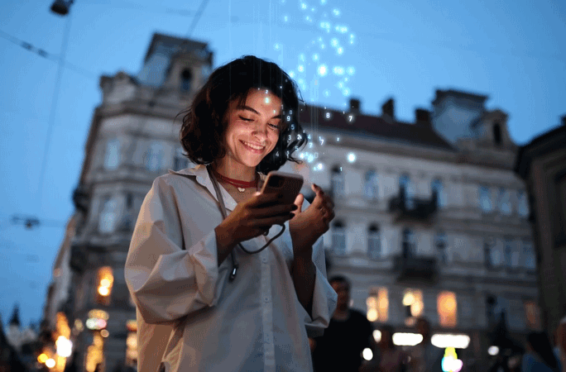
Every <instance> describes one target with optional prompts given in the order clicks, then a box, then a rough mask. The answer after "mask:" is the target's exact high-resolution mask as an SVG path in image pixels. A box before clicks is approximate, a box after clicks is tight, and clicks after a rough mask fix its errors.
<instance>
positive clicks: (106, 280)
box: [66, 34, 539, 372]
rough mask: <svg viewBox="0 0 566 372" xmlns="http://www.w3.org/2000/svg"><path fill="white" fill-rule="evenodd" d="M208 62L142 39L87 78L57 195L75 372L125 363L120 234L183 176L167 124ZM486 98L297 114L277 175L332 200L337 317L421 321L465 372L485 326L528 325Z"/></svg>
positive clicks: (515, 226)
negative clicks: (69, 182) (128, 57)
mask: <svg viewBox="0 0 566 372" xmlns="http://www.w3.org/2000/svg"><path fill="white" fill-rule="evenodd" d="M211 66H212V52H210V50H209V49H208V47H207V45H206V44H204V43H200V42H196V41H192V40H186V39H179V38H174V37H170V36H165V35H160V34H156V35H154V37H153V39H152V41H151V44H150V47H149V49H148V51H147V54H146V57H145V59H144V64H143V68H142V69H141V72H140V73H139V74H138V75H137V76H131V75H128V74H126V73H124V72H119V73H117V74H116V75H115V76H112V77H108V76H103V77H102V78H101V80H100V86H101V89H102V92H103V98H102V103H101V104H100V105H99V106H98V107H97V108H96V110H95V112H94V115H93V119H92V124H91V128H90V132H89V136H88V141H87V143H86V149H85V160H84V164H83V168H82V173H81V176H80V180H79V185H78V187H77V189H76V191H75V193H74V195H73V200H74V202H75V206H76V213H75V215H74V223H75V231H74V236H73V238H72V244H71V248H70V262H69V265H70V267H71V268H72V278H71V286H70V291H69V294H68V297H67V303H68V305H67V306H66V309H67V311H66V313H67V317H68V319H69V323H70V327H71V328H72V338H73V342H74V349H75V353H76V354H75V355H76V357H77V358H78V361H79V363H78V365H79V366H83V367H84V368H85V369H86V370H87V371H89V372H94V370H95V369H96V366H97V365H99V364H100V365H101V366H102V369H101V371H109V370H112V369H114V368H115V367H116V366H120V365H124V364H128V365H133V364H134V363H135V360H136V358H137V351H136V339H135V330H136V324H135V308H134V306H133V303H132V301H131V298H130V296H129V293H128V290H127V287H126V284H125V280H124V264H125V259H126V255H127V251H128V246H129V242H130V237H131V234H132V230H133V226H134V224H135V219H136V217H137V214H138V211H139V208H140V206H141V203H142V201H143V198H144V196H145V194H146V193H147V191H148V190H149V188H150V187H151V184H152V181H153V180H154V179H155V177H157V176H159V175H160V174H163V173H165V172H166V170H167V169H168V168H171V169H181V168H185V167H187V166H188V162H187V160H186V158H185V157H183V155H182V150H181V147H180V144H179V140H178V133H179V129H180V120H179V117H178V116H177V115H178V114H179V112H181V111H182V110H184V109H186V107H187V106H188V104H189V102H190V100H191V98H192V97H193V95H194V93H195V91H196V89H198V88H199V87H200V86H201V85H202V84H203V82H204V81H205V79H206V78H207V77H208V74H209V73H210V72H211ZM486 99H487V97H485V96H478V95H474V94H469V93H463V92H457V91H452V90H448V91H437V94H436V99H435V100H434V102H433V110H432V112H429V111H427V110H422V109H419V110H417V111H416V118H415V123H404V122H401V121H399V120H397V119H396V118H395V113H394V101H393V100H389V101H387V102H386V103H385V104H384V105H383V107H382V109H383V112H382V114H381V115H380V116H370V115H364V114H363V113H362V112H361V110H360V101H358V100H352V101H351V105H350V106H351V107H350V110H349V111H347V112H346V111H337V110H332V109H326V108H322V107H314V106H304V107H303V108H302V112H301V115H300V119H301V122H302V123H303V126H304V127H305V129H306V130H307V132H308V133H309V136H310V143H309V145H308V146H307V147H306V148H304V149H303V150H302V152H301V154H300V157H301V158H303V159H304V160H305V162H304V164H302V165H294V164H288V165H285V166H284V167H283V168H282V169H281V170H283V171H285V170H287V171H293V172H299V173H300V174H302V175H303V176H304V177H305V179H306V186H305V188H304V192H305V193H308V192H309V190H310V188H309V185H310V182H315V183H317V184H319V185H321V186H322V187H323V188H325V189H326V190H329V192H332V194H333V195H334V197H335V201H336V219H335V221H334V223H333V225H332V228H331V230H330V231H329V232H328V233H327V234H326V235H325V237H324V241H325V245H326V247H327V249H328V252H329V261H330V264H331V267H330V275H332V274H336V273H340V274H345V275H347V276H348V277H349V278H350V279H351V281H352V299H353V305H354V306H355V307H358V308H362V309H364V310H365V311H367V316H368V318H369V319H370V320H371V321H372V322H374V325H375V327H376V328H379V326H380V325H381V324H384V323H388V324H391V325H393V326H394V327H395V329H396V330H397V332H410V331H412V329H413V323H414V320H415V317H418V316H426V317H427V318H428V319H429V320H430V321H431V322H432V326H433V330H434V331H435V332H436V333H438V334H457V335H458V337H456V338H451V339H450V338H447V337H444V338H442V337H440V338H437V339H436V341H434V342H436V344H438V345H439V346H443V345H444V346H457V347H460V348H462V350H460V351H459V353H460V354H461V355H462V358H463V359H464V362H465V365H467V366H470V367H473V366H475V370H477V371H482V370H484V369H483V367H484V366H485V364H486V363H487V349H488V347H489V346H491V345H492V342H494V341H493V339H491V338H490V337H491V335H490V333H489V332H488V331H489V329H490V327H491V326H493V325H495V324H496V323H497V321H498V319H499V317H500V314H505V316H506V317H507V319H508V320H509V322H508V323H509V324H508V325H509V330H510V331H511V333H513V334H516V335H522V334H524V333H526V332H527V330H528V329H530V328H537V327H538V326H539V325H538V320H537V307H536V301H537V286H536V274H535V260H534V255H533V250H532V236H531V230H530V224H529V221H528V219H527V217H528V215H529V209H528V205H527V201H526V194H525V190H524V188H525V186H524V184H523V182H522V181H521V180H520V179H519V178H518V177H516V176H515V174H514V173H513V163H514V159H515V155H516V151H517V149H516V146H515V145H514V144H513V142H512V141H511V139H510V137H509V134H508V131H507V116H506V115H505V113H503V112H502V111H499V110H495V111H488V110H486V109H485V107H484V102H485V100H486ZM377 335H378V334H377V333H376V336H377ZM401 336H403V335H401ZM407 337H409V336H406V337H404V338H403V337H401V338H398V342H399V343H406V344H408V343H410V340H412V339H411V337H409V339H407ZM413 339H414V337H413ZM438 340H440V341H438ZM447 340H448V341H447ZM450 340H452V341H450ZM454 340H457V341H454ZM451 342H452V343H451ZM456 344H457V345H456ZM474 360H476V362H474ZM472 370H473V368H472Z"/></svg>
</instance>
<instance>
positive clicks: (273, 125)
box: [269, 124, 279, 130]
mask: <svg viewBox="0 0 566 372" xmlns="http://www.w3.org/2000/svg"><path fill="white" fill-rule="evenodd" d="M269 126H270V127H271V128H273V129H274V130H279V125H277V124H269Z"/></svg>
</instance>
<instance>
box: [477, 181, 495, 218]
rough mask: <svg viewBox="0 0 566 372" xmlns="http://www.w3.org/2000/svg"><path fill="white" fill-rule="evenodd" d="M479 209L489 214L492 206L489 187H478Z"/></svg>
mask: <svg viewBox="0 0 566 372" xmlns="http://www.w3.org/2000/svg"><path fill="white" fill-rule="evenodd" d="M479 192H480V208H481V210H482V211H484V212H491V211H492V210H493V205H492V204H491V193H490V190H489V187H487V186H480V190H479Z"/></svg>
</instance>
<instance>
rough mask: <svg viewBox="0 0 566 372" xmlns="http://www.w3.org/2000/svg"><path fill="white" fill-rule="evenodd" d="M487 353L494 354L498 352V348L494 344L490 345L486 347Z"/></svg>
mask: <svg viewBox="0 0 566 372" xmlns="http://www.w3.org/2000/svg"><path fill="white" fill-rule="evenodd" d="M487 353H488V354H489V355H491V356H496V355H497V354H499V348H498V347H497V346H495V345H492V346H490V347H489V348H488V349H487Z"/></svg>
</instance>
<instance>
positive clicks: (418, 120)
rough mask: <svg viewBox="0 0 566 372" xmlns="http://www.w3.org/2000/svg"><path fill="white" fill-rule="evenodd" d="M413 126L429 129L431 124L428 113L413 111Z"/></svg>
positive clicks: (419, 110)
mask: <svg viewBox="0 0 566 372" xmlns="http://www.w3.org/2000/svg"><path fill="white" fill-rule="evenodd" d="M415 124H417V125H423V126H427V127H430V126H432V123H431V122H430V111H428V110H425V109H419V108H418V109H416V110H415Z"/></svg>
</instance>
